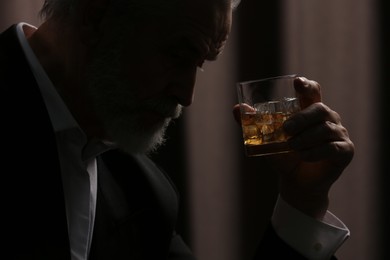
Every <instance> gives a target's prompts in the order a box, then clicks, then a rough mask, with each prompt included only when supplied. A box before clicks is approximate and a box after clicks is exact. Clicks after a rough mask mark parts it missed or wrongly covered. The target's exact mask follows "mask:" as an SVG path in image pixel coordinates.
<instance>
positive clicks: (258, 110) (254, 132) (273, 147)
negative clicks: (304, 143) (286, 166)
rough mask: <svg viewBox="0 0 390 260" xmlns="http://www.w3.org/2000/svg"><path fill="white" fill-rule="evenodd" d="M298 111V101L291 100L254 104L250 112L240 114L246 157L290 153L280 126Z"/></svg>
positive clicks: (286, 137) (285, 136)
mask: <svg viewBox="0 0 390 260" xmlns="http://www.w3.org/2000/svg"><path fill="white" fill-rule="evenodd" d="M275 107H276V109H275ZM299 109H300V108H299V104H298V100H297V99H295V98H292V99H288V100H286V101H282V102H279V101H273V102H266V103H261V104H255V106H254V107H253V110H252V111H244V112H242V113H241V125H242V132H243V137H244V144H245V149H246V154H247V156H260V155H266V154H275V153H285V152H289V151H291V150H290V148H289V146H288V144H287V142H286V141H287V139H288V136H287V135H286V133H285V132H284V131H283V127H282V125H283V123H284V121H286V120H287V119H288V118H289V117H290V116H291V115H292V114H293V113H295V112H296V111H299Z"/></svg>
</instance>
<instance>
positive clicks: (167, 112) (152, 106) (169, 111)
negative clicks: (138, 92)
mask: <svg viewBox="0 0 390 260" xmlns="http://www.w3.org/2000/svg"><path fill="white" fill-rule="evenodd" d="M140 109H142V110H149V111H153V112H155V113H157V114H160V115H162V116H163V117H166V118H172V119H176V118H178V117H179V116H180V115H181V112H182V109H183V106H181V105H180V104H179V103H178V101H177V99H176V98H174V97H171V96H168V97H155V98H150V99H147V100H145V101H144V102H142V105H141V106H140Z"/></svg>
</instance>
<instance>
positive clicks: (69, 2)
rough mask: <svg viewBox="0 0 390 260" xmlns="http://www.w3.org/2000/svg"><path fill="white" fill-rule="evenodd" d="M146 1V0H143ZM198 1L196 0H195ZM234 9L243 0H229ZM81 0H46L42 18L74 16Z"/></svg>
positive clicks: (41, 13) (41, 12) (41, 14)
mask: <svg viewBox="0 0 390 260" xmlns="http://www.w3.org/2000/svg"><path fill="white" fill-rule="evenodd" d="M141 1H144V0H141ZM195 1H196V0H195ZM229 1H230V4H231V7H232V9H233V10H234V9H236V8H237V6H238V5H239V4H240V2H241V0H229ZM80 2H81V0H45V2H44V4H43V7H42V9H41V11H40V16H41V18H42V19H48V18H52V17H56V18H63V17H69V16H72V15H73V14H74V12H75V10H76V8H77V5H78V4H79V3H80Z"/></svg>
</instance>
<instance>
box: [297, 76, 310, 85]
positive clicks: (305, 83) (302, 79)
mask: <svg viewBox="0 0 390 260" xmlns="http://www.w3.org/2000/svg"><path fill="white" fill-rule="evenodd" d="M298 79H299V80H300V81H301V83H302V84H303V85H304V86H307V85H309V83H308V82H307V79H306V78H305V77H298Z"/></svg>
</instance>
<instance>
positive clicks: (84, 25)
mask: <svg viewBox="0 0 390 260" xmlns="http://www.w3.org/2000/svg"><path fill="white" fill-rule="evenodd" d="M83 2H84V3H83V4H81V6H80V27H79V30H80V34H81V40H82V42H83V43H84V44H86V45H88V46H94V45H96V44H97V43H98V42H99V40H100V38H101V35H102V27H101V25H102V21H103V19H104V16H105V14H106V10H107V8H108V3H109V0H85V1H83Z"/></svg>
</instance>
